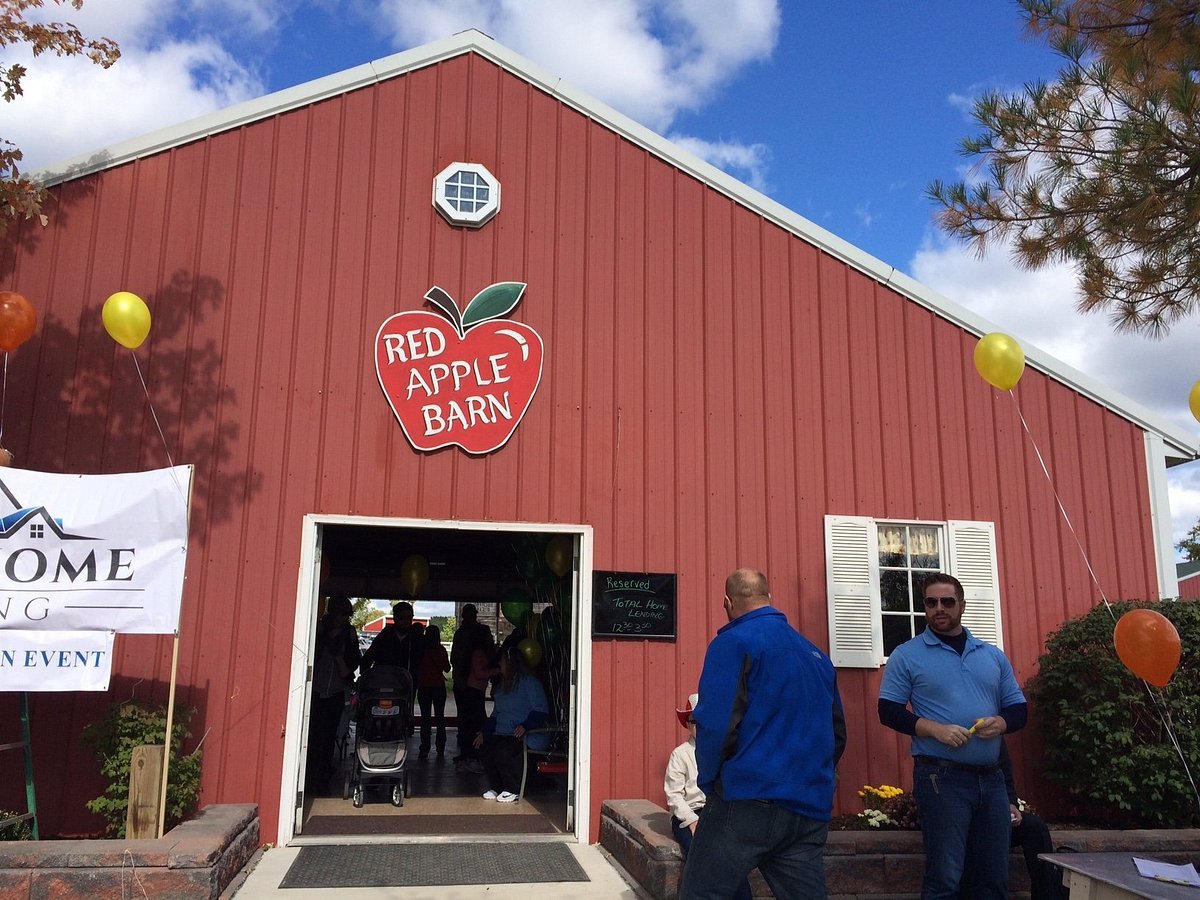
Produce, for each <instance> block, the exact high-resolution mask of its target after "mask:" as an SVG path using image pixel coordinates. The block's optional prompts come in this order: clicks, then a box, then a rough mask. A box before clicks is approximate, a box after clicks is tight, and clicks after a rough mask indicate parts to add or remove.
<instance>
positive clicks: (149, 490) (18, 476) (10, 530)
mask: <svg viewBox="0 0 1200 900" xmlns="http://www.w3.org/2000/svg"><path fill="white" fill-rule="evenodd" d="M191 482H192V467H191V466H176V467H174V468H172V469H157V470H154V471H152V472H137V473H133V474H128V475H52V474H48V473H45V472H30V471H26V470H23V469H0V629H20V630H26V631H29V630H36V631H75V630H84V631H121V632H131V633H137V634H173V633H175V631H176V630H177V629H178V627H179V603H180V599H181V598H182V596H183V577H184V566H185V563H186V562H187V519H188V497H189V494H190V491H191Z"/></svg>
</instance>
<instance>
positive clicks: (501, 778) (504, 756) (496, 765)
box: [479, 734, 525, 794]
mask: <svg viewBox="0 0 1200 900" xmlns="http://www.w3.org/2000/svg"><path fill="white" fill-rule="evenodd" d="M524 758H525V748H524V745H523V744H522V742H521V739H520V738H517V737H513V736H512V735H511V734H493V735H490V736H488V737H486V738H484V739H483V746H482V747H481V748H480V749H479V761H480V762H481V763H483V771H484V772H485V773H486V774H487V780H488V787H490V788H491V789H492V790H493V791H496V792H497V793H499V792H500V791H511V792H512V793H514V794H516V793H519V792H520V790H521V768H522V766H523V764H524Z"/></svg>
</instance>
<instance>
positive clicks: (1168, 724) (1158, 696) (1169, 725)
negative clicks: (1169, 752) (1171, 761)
mask: <svg viewBox="0 0 1200 900" xmlns="http://www.w3.org/2000/svg"><path fill="white" fill-rule="evenodd" d="M1142 686H1143V687H1144V688H1145V689H1146V693H1148V694H1149V695H1150V700H1151V702H1152V703H1153V704H1154V708H1155V709H1156V710H1157V711H1158V717H1159V718H1160V719H1161V720H1162V723H1163V727H1164V728H1165V729H1166V731H1167V737H1169V738H1170V739H1171V746H1172V747H1174V748H1175V753H1176V754H1177V755H1178V756H1179V761H1180V762H1181V763H1183V771H1184V773H1185V774H1186V775H1187V777H1188V782H1189V783H1190V784H1191V786H1192V796H1194V797H1195V798H1196V809H1198V810H1200V790H1197V789H1196V779H1195V778H1193V777H1192V770H1191V768H1190V767H1189V766H1188V761H1187V757H1186V756H1184V754H1183V748H1182V747H1180V746H1179V738H1178V737H1176V736H1175V723H1174V722H1173V721H1172V720H1171V710H1170V708H1169V707H1168V706H1167V704H1166V703H1164V702H1160V701H1161V700H1162V691H1156V690H1153V689H1152V688H1151V687H1150V685H1149V683H1148V682H1147V681H1146V680H1145V679H1142Z"/></svg>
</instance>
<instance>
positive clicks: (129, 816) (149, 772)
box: [125, 744, 164, 841]
mask: <svg viewBox="0 0 1200 900" xmlns="http://www.w3.org/2000/svg"><path fill="white" fill-rule="evenodd" d="M163 749H164V748H163V747H162V745H160V744H143V745H142V746H140V747H134V748H133V759H132V761H131V762H130V765H129V807H128V809H127V811H126V813H125V839H126V840H130V841H136V840H141V839H142V838H156V837H161V836H162V835H161V834H160V833H159V827H160V823H159V806H158V795H159V787H160V785H161V784H162V780H163Z"/></svg>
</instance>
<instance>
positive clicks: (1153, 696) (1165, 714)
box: [1008, 389, 1200, 809]
mask: <svg viewBox="0 0 1200 900" xmlns="http://www.w3.org/2000/svg"><path fill="white" fill-rule="evenodd" d="M1008 393H1009V396H1011V397H1012V400H1013V406H1015V407H1016V410H1017V418H1019V419H1020V420H1021V427H1022V428H1023V429H1025V436H1026V437H1028V438H1029V443H1030V446H1032V447H1033V452H1034V453H1035V454H1036V455H1037V458H1038V463H1039V464H1040V465H1041V467H1042V472H1043V474H1045V476H1046V481H1047V482H1049V484H1050V491H1051V493H1053V494H1054V500H1055V502H1056V503H1057V504H1058V511H1059V512H1060V513H1062V517H1063V521H1065V522H1066V523H1067V528H1069V529H1070V531H1071V536H1072V537H1074V538H1075V544H1076V546H1078V547H1079V554H1080V556H1082V557H1083V563H1084V565H1085V566H1087V570H1088V574H1089V575H1091V577H1092V583H1093V584H1095V585H1096V590H1097V591H1098V592H1099V593H1100V599H1101V600H1103V601H1104V608H1105V609H1107V610H1108V615H1109V617H1110V618H1112V620H1113V621H1114V622H1115V621H1116V620H1117V615H1116V613H1114V612H1113V608H1112V604H1111V603H1109V602H1108V597H1106V596H1105V595H1104V589H1103V588H1102V587H1100V581H1099V579H1097V578H1096V572H1095V570H1093V569H1092V563H1091V561H1090V560H1089V559H1088V555H1087V551H1085V550H1084V549H1083V542H1082V541H1081V540H1080V539H1079V534H1078V532H1076V531H1075V526H1074V525H1072V524H1071V517H1070V516H1069V515H1067V510H1066V507H1064V506H1063V502H1062V498H1061V497H1060V496H1059V495H1058V488H1056V487H1055V486H1054V479H1053V478H1052V477H1051V475H1050V469H1049V467H1048V466H1047V465H1046V460H1045V459H1044V458H1043V457H1042V451H1041V450H1040V449H1039V448H1038V445H1037V441H1036V440H1034V437H1033V433H1032V432H1030V430H1029V424H1028V423H1027V422H1026V421H1025V416H1024V415H1023V414H1022V412H1021V404H1020V402H1019V401H1018V400H1017V394H1016V392H1015V391H1013V390H1011V389H1010V390H1009V392H1008ZM1141 682H1142V687H1144V688H1145V689H1146V693H1147V694H1149V695H1150V702H1151V704H1152V705H1153V706H1154V709H1155V711H1156V712H1157V713H1158V718H1159V721H1161V722H1162V724H1163V728H1164V729H1165V730H1166V732H1167V737H1169V738H1170V739H1171V746H1172V747H1174V748H1175V753H1176V754H1177V755H1178V756H1179V761H1180V762H1181V763H1183V771H1184V774H1186V775H1187V777H1188V782H1189V783H1190V784H1191V786H1192V793H1193V794H1194V795H1195V797H1196V807H1197V809H1200V790H1197V789H1196V780H1195V779H1194V778H1193V777H1192V770H1191V768H1190V767H1189V766H1188V761H1187V757H1186V756H1184V753H1183V748H1182V747H1180V746H1179V738H1178V737H1177V736H1176V735H1175V727H1174V723H1173V722H1172V721H1171V713H1170V710H1169V709H1167V707H1166V704H1165V703H1161V702H1159V701H1160V699H1161V698H1160V696H1159V695H1158V692H1156V691H1154V690H1153V689H1152V688H1151V687H1150V684H1149V682H1147V681H1146V679H1144V678H1143V679H1141Z"/></svg>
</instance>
